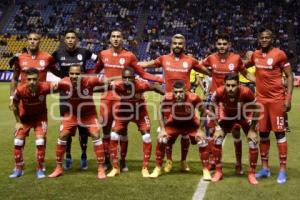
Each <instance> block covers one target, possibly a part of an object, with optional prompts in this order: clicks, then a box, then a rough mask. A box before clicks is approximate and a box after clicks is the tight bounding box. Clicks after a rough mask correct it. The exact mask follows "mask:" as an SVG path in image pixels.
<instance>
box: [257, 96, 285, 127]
mask: <svg viewBox="0 0 300 200" xmlns="http://www.w3.org/2000/svg"><path fill="white" fill-rule="evenodd" d="M257 102H258V104H260V105H262V106H263V112H261V113H260V116H259V117H260V119H259V120H258V129H259V131H260V132H270V131H273V132H284V131H285V125H284V121H285V106H284V102H285V101H284V100H278V101H276V102H271V103H270V102H268V103H266V102H260V101H257Z"/></svg>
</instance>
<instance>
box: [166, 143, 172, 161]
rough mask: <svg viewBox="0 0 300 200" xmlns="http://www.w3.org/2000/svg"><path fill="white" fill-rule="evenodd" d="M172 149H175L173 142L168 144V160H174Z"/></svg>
mask: <svg viewBox="0 0 300 200" xmlns="http://www.w3.org/2000/svg"><path fill="white" fill-rule="evenodd" d="M172 150H173V144H167V145H166V156H167V159H168V160H172V159H173V158H172Z"/></svg>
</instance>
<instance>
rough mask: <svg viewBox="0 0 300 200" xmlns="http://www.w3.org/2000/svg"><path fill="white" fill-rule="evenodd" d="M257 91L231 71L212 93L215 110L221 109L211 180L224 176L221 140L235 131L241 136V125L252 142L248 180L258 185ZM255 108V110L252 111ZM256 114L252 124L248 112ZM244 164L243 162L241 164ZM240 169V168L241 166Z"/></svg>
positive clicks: (215, 137) (215, 136)
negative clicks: (244, 84)
mask: <svg viewBox="0 0 300 200" xmlns="http://www.w3.org/2000/svg"><path fill="white" fill-rule="evenodd" d="M254 99H255V97H254V94H253V93H252V91H251V90H250V89H249V88H247V87H245V86H242V85H239V77H238V75H237V74H228V75H226V77H225V85H224V86H221V87H219V88H218V89H217V90H216V92H214V93H213V96H212V105H216V106H215V107H213V106H212V109H213V110H214V111H216V109H219V110H218V111H219V118H218V122H215V123H216V124H217V126H216V128H215V132H214V135H213V136H214V148H213V154H214V158H215V164H216V172H215V174H214V176H213V178H212V182H218V181H220V180H221V179H222V178H223V172H222V164H221V158H222V142H223V139H224V137H225V136H226V134H227V133H230V132H231V133H232V135H233V137H234V138H238V139H239V137H240V128H242V129H243V131H244V133H245V134H246V135H247V137H248V143H249V162H250V163H249V164H250V167H249V171H248V181H249V182H250V183H251V184H258V182H257V180H256V178H255V168H256V163H257V157H258V148H257V134H256V131H255V126H256V123H257V117H258V112H256V111H257V110H256V105H255V103H254ZM250 109H252V110H250ZM248 111H249V112H250V111H251V114H253V116H252V117H253V119H252V122H251V126H250V125H249V119H247V118H248V116H249V112H248ZM224 133H225V134H224ZM240 165H241V164H240ZM240 170H241V169H240Z"/></svg>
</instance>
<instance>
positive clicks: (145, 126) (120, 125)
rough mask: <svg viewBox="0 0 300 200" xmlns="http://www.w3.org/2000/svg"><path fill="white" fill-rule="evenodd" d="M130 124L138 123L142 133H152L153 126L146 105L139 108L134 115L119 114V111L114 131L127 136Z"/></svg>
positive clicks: (114, 123) (113, 127) (113, 126)
mask: <svg viewBox="0 0 300 200" xmlns="http://www.w3.org/2000/svg"><path fill="white" fill-rule="evenodd" d="M129 122H134V123H136V125H137V127H138V129H139V131H140V132H143V133H150V129H151V125H150V119H149V115H148V111H147V107H146V105H143V106H140V107H138V109H137V110H136V112H134V113H126V114H119V113H118V111H117V115H116V118H115V120H114V122H113V125H112V131H114V132H116V133H119V134H126V133H127V127H128V124H129Z"/></svg>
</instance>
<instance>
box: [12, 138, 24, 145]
mask: <svg viewBox="0 0 300 200" xmlns="http://www.w3.org/2000/svg"><path fill="white" fill-rule="evenodd" d="M14 144H15V146H19V147H22V146H23V145H24V140H22V139H19V138H15V139H14Z"/></svg>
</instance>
